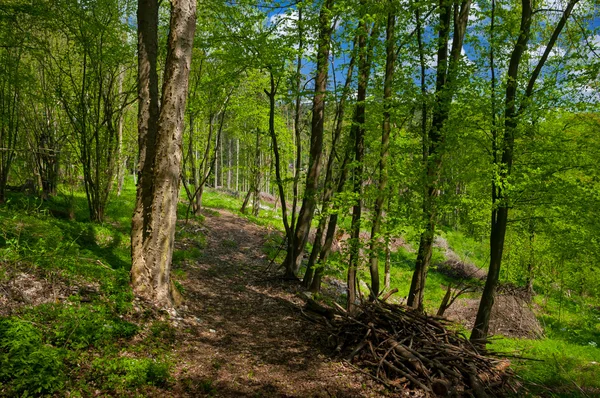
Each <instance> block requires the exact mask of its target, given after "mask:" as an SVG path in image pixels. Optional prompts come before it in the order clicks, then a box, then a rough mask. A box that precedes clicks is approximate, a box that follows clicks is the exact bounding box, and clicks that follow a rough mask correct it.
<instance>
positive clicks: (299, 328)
mask: <svg viewBox="0 0 600 398" xmlns="http://www.w3.org/2000/svg"><path fill="white" fill-rule="evenodd" d="M205 216H206V219H205V220H204V222H203V223H202V227H201V228H199V229H200V230H201V231H202V232H203V233H204V234H206V245H205V247H204V248H203V249H202V254H201V256H200V258H197V259H194V260H190V261H188V262H186V263H185V265H184V266H183V267H181V268H182V269H183V270H184V271H185V272H186V273H187V278H185V280H184V281H182V282H181V283H182V285H183V287H184V289H185V296H186V305H187V307H188V308H187V310H186V311H184V312H182V314H181V316H182V318H180V322H179V325H178V328H177V336H176V338H177V345H176V349H175V351H174V352H173V360H174V362H175V364H176V369H175V372H174V377H175V380H176V383H175V388H174V390H172V392H173V393H174V394H175V395H177V396H214V397H377V396H382V394H383V391H381V388H380V387H379V386H377V385H375V384H374V383H372V382H371V380H370V379H369V378H368V377H366V376H364V375H362V374H361V373H359V372H356V371H354V370H353V369H352V368H350V367H347V365H345V364H343V363H342V362H340V361H339V360H336V359H331V358H332V357H331V353H332V350H331V349H330V348H327V333H326V331H324V330H322V329H320V328H319V327H317V326H316V325H315V324H314V323H311V322H309V321H307V320H305V319H304V318H303V317H302V316H301V312H300V308H301V306H302V305H303V301H302V300H301V299H300V298H299V297H297V295H296V289H297V286H295V285H292V284H289V283H285V282H282V281H281V280H277V279H274V278H273V275H272V274H271V275H269V274H267V273H266V272H265V269H266V268H267V266H268V261H269V260H268V259H267V256H266V255H265V254H264V252H263V245H264V242H265V239H266V236H267V234H268V231H267V229H266V228H263V227H260V226H257V225H254V224H252V223H250V222H249V221H247V220H245V219H243V218H241V217H239V216H236V215H234V214H232V213H230V212H227V211H224V210H219V211H218V212H214V211H209V212H207V213H206V214H205ZM196 228H197V229H198V227H196ZM178 244H179V245H181V244H182V242H181V241H180V242H178ZM175 319H177V318H175Z"/></svg>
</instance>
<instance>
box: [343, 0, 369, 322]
mask: <svg viewBox="0 0 600 398" xmlns="http://www.w3.org/2000/svg"><path fill="white" fill-rule="evenodd" d="M365 6H366V5H365V2H364V1H361V7H362V8H365ZM363 11H364V12H366V9H365V10H363ZM374 30H375V26H373V31H374ZM358 31H359V34H358V90H357V97H356V101H357V102H356V110H355V113H354V123H353V125H352V130H351V131H352V138H354V163H355V167H354V173H353V180H354V184H353V192H354V194H355V195H356V196H357V201H356V203H355V204H354V206H353V208H352V225H351V236H350V260H349V262H348V279H347V288H348V303H347V309H348V312H350V313H354V311H355V309H356V293H357V290H358V281H357V278H356V275H357V270H358V264H359V262H360V259H359V257H360V226H361V216H362V204H363V198H362V193H363V169H364V165H363V157H364V152H365V105H366V104H365V100H366V98H367V86H368V83H369V72H370V68H371V65H370V58H371V56H370V54H367V52H370V51H372V48H373V47H372V46H369V47H370V48H367V35H368V28H367V23H366V21H365V20H364V19H362V20H361V22H360V24H359V28H358Z"/></svg>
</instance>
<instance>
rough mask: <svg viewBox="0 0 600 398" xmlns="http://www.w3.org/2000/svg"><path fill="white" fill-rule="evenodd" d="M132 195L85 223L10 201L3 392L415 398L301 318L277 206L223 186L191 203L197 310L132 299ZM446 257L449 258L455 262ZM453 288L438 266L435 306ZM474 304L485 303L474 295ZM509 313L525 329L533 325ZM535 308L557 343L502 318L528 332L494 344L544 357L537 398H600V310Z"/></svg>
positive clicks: (180, 259) (528, 364) (461, 245)
mask: <svg viewBox="0 0 600 398" xmlns="http://www.w3.org/2000/svg"><path fill="white" fill-rule="evenodd" d="M134 195H135V189H134V187H133V185H131V186H128V189H127V190H126V191H125V192H124V195H123V196H122V197H114V198H113V199H112V201H111V204H110V207H109V209H108V215H109V217H108V218H107V220H106V222H105V223H103V224H96V223H91V222H89V218H88V216H87V208H86V204H85V197H84V195H83V194H82V193H80V194H78V195H77V196H75V201H76V202H75V203H76V206H75V210H76V212H75V219H74V220H73V219H71V220H68V219H61V218H60V217H58V216H56V214H60V213H58V212H53V211H52V210H53V209H59V210H60V209H63V208H64V207H65V203H63V202H61V200H60V198H58V199H56V200H55V201H51V202H48V203H42V204H39V203H38V202H37V201H36V199H35V198H30V197H27V196H24V195H21V196H18V195H14V196H13V197H11V201H10V203H9V204H8V205H7V206H4V207H0V231H1V232H0V364H1V365H2V366H0V397H4V396H7V397H12V396H24V395H28V396H42V395H43V396H72V397H75V396H83V397H88V396H102V397H110V396H127V397H129V396H131V397H133V396H136V397H137V396H149V397H164V396H169V397H171V396H175V397H244V396H246V397H380V396H398V395H402V393H395V394H391V393H389V392H387V391H385V390H384V389H383V388H382V387H381V385H379V384H377V383H375V382H374V381H373V380H372V379H371V378H370V377H368V376H366V375H364V374H363V373H361V372H360V371H358V370H356V369H355V368H353V367H352V366H351V365H348V364H347V363H345V362H343V361H342V360H341V359H340V358H339V357H338V356H336V355H335V354H334V350H333V348H332V347H331V346H330V344H328V336H329V333H328V331H327V330H325V329H323V328H322V327H321V326H319V325H317V324H315V323H312V322H310V321H308V320H306V319H305V318H304V317H303V315H302V308H303V306H304V300H303V297H304V295H303V291H302V289H301V287H300V286H299V285H298V284H297V283H291V282H286V281H284V280H282V279H281V278H279V277H278V275H280V273H281V272H280V271H279V272H278V270H277V269H276V267H277V265H278V262H279V261H280V259H281V257H282V255H283V253H281V252H280V253H279V256H277V255H276V252H277V247H278V245H279V242H280V240H281V232H280V229H281V226H280V224H281V220H280V219H278V218H277V214H276V212H268V211H264V212H262V211H261V216H260V217H252V216H249V215H241V214H239V206H240V203H239V200H237V199H235V198H232V197H231V196H229V195H224V194H222V193H219V192H215V191H212V190H209V191H208V192H207V193H206V198H205V199H204V203H205V206H206V210H204V212H203V216H202V217H197V218H193V219H191V220H189V223H185V222H184V221H183V219H184V218H185V214H186V212H185V210H186V208H185V206H184V205H182V206H180V219H181V221H180V222H179V223H178V226H177V234H176V247H175V251H174V255H173V270H172V277H173V280H174V281H175V285H176V287H177V288H178V289H179V290H180V291H181V292H182V293H183V296H184V297H185V299H186V301H185V303H184V304H185V305H184V306H183V307H181V308H178V309H177V312H173V311H170V313H167V312H165V311H162V310H157V309H156V308H155V307H153V306H151V305H149V304H146V303H143V302H142V301H140V300H139V299H137V298H134V297H133V294H132V291H131V288H130V286H129V268H130V245H129V233H130V228H131V226H130V225H131V224H130V221H131V212H132V209H131V204H132V203H133V200H132V198H133V197H134ZM446 237H447V238H448V241H447V243H448V245H447V246H448V248H447V249H446V250H445V252H448V250H449V249H450V248H452V249H454V250H455V251H456V252H457V253H458V254H459V256H460V258H474V257H476V256H466V255H465V252H467V251H468V252H470V253H477V245H475V244H474V243H472V242H471V241H469V240H466V239H462V240H460V239H456V236H452V235H446ZM404 246H406V245H401V244H399V245H398V250H397V251H396V252H394V253H392V260H393V261H392V265H393V266H392V283H393V285H392V287H395V288H398V289H399V293H398V294H397V295H395V296H393V297H394V298H395V300H397V301H402V296H403V294H405V293H406V292H407V288H408V287H407V286H406V283H407V281H408V282H409V281H410V275H411V273H412V269H413V268H412V267H413V264H414V258H413V257H411V256H414V253H411V252H410V251H409V250H407V249H406V248H405V247H404ZM445 254H446V255H445V256H442V255H440V256H439V258H438V260H437V261H444V260H445V259H446V260H447V259H448V255H447V253H445ZM273 257H278V258H277V260H276V261H275V263H274V264H271V261H270V260H271V258H273ZM336 257H340V258H336ZM444 257H445V258H444ZM477 257H481V256H477ZM332 258H333V260H332V261H331V262H330V263H328V269H327V275H326V276H325V278H324V284H323V289H322V290H323V292H322V294H321V295H320V296H319V297H318V298H320V299H324V300H325V301H326V302H328V303H330V300H340V301H343V297H342V296H343V294H344V292H345V284H344V282H343V281H344V279H345V273H344V262H343V258H341V256H337V255H332ZM476 265H478V264H477V263H476ZM478 266H479V267H480V268H481V266H480V265H478ZM361 279H363V280H368V277H367V276H366V275H362V278H361ZM452 280H453V279H452V278H451V277H449V276H448V275H446V274H444V273H443V272H440V270H438V269H436V268H435V267H433V268H432V269H431V271H430V274H429V276H428V285H427V287H426V290H427V292H426V295H427V296H428V297H429V301H426V304H427V305H428V307H427V308H428V310H429V311H435V310H436V309H437V306H438V305H439V302H440V300H441V296H443V294H444V292H445V288H444V286H447V284H448V283H449V282H451V281H452ZM501 297H502V296H501ZM508 298H511V297H510V296H508ZM476 300H477V296H476V295H475V294H471V295H467V297H465V300H464V302H465V303H467V304H469V303H470V302H473V303H476ZM461 303H463V301H462V300H458V301H457V302H456V303H455V304H454V306H453V307H451V309H450V310H449V312H448V314H447V315H449V316H451V315H453V312H457V314H454V315H456V317H457V318H459V320H461V321H463V322H464V323H467V324H468V319H470V318H472V316H473V311H472V309H473V308H476V306H469V305H466V304H465V305H463V304H461ZM508 304H510V305H507V306H506V308H507V310H508V311H507V314H508V315H510V318H511V320H514V319H517V320H518V323H519V324H522V323H523V322H522V318H521V317H520V316H515V314H517V312H516V310H515V309H514V307H515V306H514V303H512V302H509V303H508ZM584 304H585V303H584ZM595 305H597V303H596V304H595ZM471 307H473V308H471ZM594 308H596V307H594ZM598 308H600V307H598ZM534 309H535V314H534V315H535V316H537V318H538V320H540V322H541V323H542V325H543V329H544V336H543V337H541V338H539V339H524V338H518V337H520V336H523V335H522V334H520V333H508V332H510V331H511V330H509V329H513V328H512V327H511V328H507V327H506V326H507V325H509V322H508V320H507V318H502V317H500V320H499V324H500V325H502V326H504V327H503V328H502V330H500V332H499V333H498V334H499V335H504V336H507V335H512V336H514V337H507V338H503V339H500V338H499V339H495V340H494V343H493V345H492V349H495V350H497V351H505V352H507V353H508V354H509V355H517V356H525V357H530V358H535V359H536V360H535V361H517V360H513V361H511V362H512V365H513V368H514V370H515V371H516V373H517V377H518V378H519V379H520V380H522V381H523V382H524V383H525V384H526V385H529V389H530V391H531V392H532V396H548V397H555V396H582V397H591V396H600V365H599V364H600V347H597V344H598V343H600V334H599V332H600V323H599V321H600V311H596V310H595V309H593V308H592V309H589V310H587V307H586V306H585V305H583V304H581V303H579V302H577V301H575V300H570V299H569V298H565V297H558V296H540V297H536V299H535V301H534ZM584 310H585V311H584ZM582 311H583V312H582ZM532 314H533V313H532ZM561 315H562V319H561ZM467 327H468V325H467ZM465 332H467V333H468V330H465ZM409 394H411V395H410V396H415V395H414V394H415V392H412V393H407V395H409Z"/></svg>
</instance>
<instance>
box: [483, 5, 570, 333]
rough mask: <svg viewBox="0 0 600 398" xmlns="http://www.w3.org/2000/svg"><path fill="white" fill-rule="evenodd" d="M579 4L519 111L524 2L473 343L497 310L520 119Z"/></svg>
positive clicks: (527, 23)
mask: <svg viewBox="0 0 600 398" xmlns="http://www.w3.org/2000/svg"><path fill="white" fill-rule="evenodd" d="M578 1H579V0H571V1H569V3H568V4H567V7H566V8H565V10H564V11H563V14H562V16H561V19H560V20H559V21H558V22H557V24H556V26H555V28H554V30H553V32H552V36H551V37H550V40H549V41H548V44H547V45H546V48H545V50H544V53H543V54H542V57H541V58H540V60H539V62H538V64H537V65H536V67H535V69H534V70H533V72H532V73H531V75H530V77H529V80H528V82H527V87H526V89H525V93H524V94H523V99H522V101H521V105H520V106H519V107H518V108H517V90H518V77H519V66H520V64H521V61H522V58H523V54H524V53H525V50H526V49H527V45H528V42H529V37H530V31H531V24H532V17H533V2H532V0H522V1H521V26H520V28H519V37H518V39H517V42H516V44H515V47H514V49H513V51H512V54H511V57H510V61H509V64H508V70H507V83H506V95H505V99H504V135H503V139H502V147H501V148H500V151H501V158H500V161H499V162H498V161H497V159H496V158H495V159H494V161H495V162H496V165H497V169H498V170H500V171H499V173H498V176H497V177H498V178H496V176H494V177H495V178H493V179H492V218H491V231H490V266H489V270H488V276H487V278H486V281H485V286H484V288H483V294H482V296H481V301H480V303H479V309H478V310H477V317H476V318H475V324H474V326H473V331H472V333H471V341H473V342H478V343H482V342H483V341H485V339H486V338H487V336H488V331H489V322H490V315H491V312H492V308H493V306H494V298H495V295H496V287H497V285H498V280H499V277H500V266H501V265H502V252H503V250H504V240H505V237H506V226H507V224H508V209H509V207H510V203H509V199H510V198H509V197H508V194H507V192H506V187H507V186H508V184H509V177H510V174H511V171H512V165H513V158H514V145H515V132H516V130H517V127H518V123H519V117H520V116H521V114H522V113H523V112H524V111H525V109H526V108H527V107H528V106H529V104H530V102H531V97H532V96H533V89H534V86H535V83H536V81H537V78H538V77H539V75H540V73H541V70H542V68H543V67H544V64H545V62H546V60H547V59H548V57H549V55H550V53H551V51H552V49H553V47H554V45H555V43H556V41H557V39H558V37H559V35H560V33H561V31H562V29H563V28H564V26H565V24H566V23H567V19H568V18H569V16H570V15H571V12H572V11H573V8H574V7H575V5H576V4H577V3H578Z"/></svg>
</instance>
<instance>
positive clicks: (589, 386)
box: [491, 337, 600, 397]
mask: <svg viewBox="0 0 600 398" xmlns="http://www.w3.org/2000/svg"><path fill="white" fill-rule="evenodd" d="M491 348H493V349H494V350H496V351H498V352H505V353H507V354H510V355H517V356H522V357H526V358H533V359H534V360H513V368H514V370H515V371H516V372H517V375H518V376H519V378H520V379H522V380H523V381H525V383H526V387H527V388H528V389H529V390H530V391H531V393H532V394H533V395H543V396H553V397H574V396H582V397H583V396H586V395H584V393H583V392H582V390H583V391H584V392H585V393H586V394H587V396H598V394H600V377H599V376H600V348H598V347H595V346H591V345H587V346H584V345H579V344H574V343H569V342H567V341H564V340H562V339H556V338H550V337H548V338H544V339H542V340H526V339H499V340H496V341H494V343H493V344H491ZM580 389H581V390H580Z"/></svg>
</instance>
